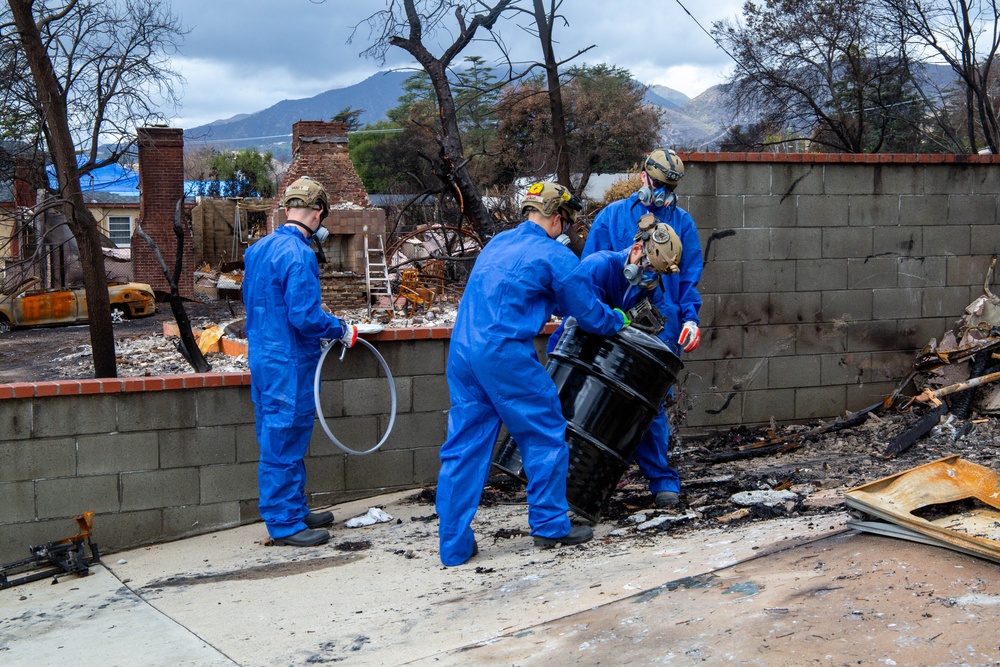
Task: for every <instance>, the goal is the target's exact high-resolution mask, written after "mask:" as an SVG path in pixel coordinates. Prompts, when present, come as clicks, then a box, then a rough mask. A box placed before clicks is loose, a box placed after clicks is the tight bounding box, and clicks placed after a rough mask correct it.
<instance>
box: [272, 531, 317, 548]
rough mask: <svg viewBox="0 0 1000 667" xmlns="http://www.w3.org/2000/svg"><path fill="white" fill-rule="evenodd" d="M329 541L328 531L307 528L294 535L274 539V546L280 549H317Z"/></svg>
mask: <svg viewBox="0 0 1000 667" xmlns="http://www.w3.org/2000/svg"><path fill="white" fill-rule="evenodd" d="M329 541H330V533H328V532H327V531H325V530H312V529H311V528H306V529H305V530H300V531H299V532H297V533H295V534H294V535H288V536H287V537H276V538H274V545H275V546H278V547H317V546H319V545H321V544H326V543H327V542H329Z"/></svg>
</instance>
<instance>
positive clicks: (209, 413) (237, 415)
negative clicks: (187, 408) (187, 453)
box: [192, 387, 253, 426]
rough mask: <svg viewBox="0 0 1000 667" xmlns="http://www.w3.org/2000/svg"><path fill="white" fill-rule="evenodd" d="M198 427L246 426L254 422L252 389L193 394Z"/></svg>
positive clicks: (213, 390) (244, 388)
mask: <svg viewBox="0 0 1000 667" xmlns="http://www.w3.org/2000/svg"><path fill="white" fill-rule="evenodd" d="M192 393H193V394H194V398H195V408H196V410H197V411H198V426H224V425H229V424H234V425H235V424H246V423H247V422H252V421H253V401H252V400H251V398H250V387H219V388H217V389H215V388H213V389H199V390H197V391H194V392H192Z"/></svg>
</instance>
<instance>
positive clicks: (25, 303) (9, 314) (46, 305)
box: [0, 278, 156, 331]
mask: <svg viewBox="0 0 1000 667" xmlns="http://www.w3.org/2000/svg"><path fill="white" fill-rule="evenodd" d="M39 282H40V281H39V279H38V278H33V279H31V280H28V281H26V282H25V283H23V284H22V285H21V286H19V287H18V288H16V289H15V290H12V291H11V293H10V294H0V331H7V330H10V329H12V328H15V327H48V326H59V325H65V324H83V323H86V322H88V321H89V320H88V313H87V297H86V294H85V292H84V290H83V288H79V289H67V288H54V289H32V288H33V287H35V286H36V285H37V284H38V283H39ZM108 296H109V297H110V299H111V314H112V316H113V317H114V319H116V320H121V319H127V318H132V317H145V316H147V315H152V314H154V313H155V312H156V297H155V296H154V294H153V288H152V287H150V286H149V285H147V284H145V283H109V284H108Z"/></svg>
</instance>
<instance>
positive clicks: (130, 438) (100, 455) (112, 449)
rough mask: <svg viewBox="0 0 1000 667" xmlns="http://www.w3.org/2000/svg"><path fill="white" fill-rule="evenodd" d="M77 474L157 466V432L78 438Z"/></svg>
mask: <svg viewBox="0 0 1000 667" xmlns="http://www.w3.org/2000/svg"><path fill="white" fill-rule="evenodd" d="M76 444H77V457H78V460H77V468H76V471H77V474H79V475H104V474H114V473H119V472H126V471H134V470H154V469H155V468H157V467H159V464H160V457H159V450H158V449H157V446H156V433H155V432H154V431H149V432H135V433H112V434H110V435H81V436H80V437H79V438H77V441H76Z"/></svg>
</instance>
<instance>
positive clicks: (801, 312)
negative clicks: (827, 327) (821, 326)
mask: <svg viewBox="0 0 1000 667" xmlns="http://www.w3.org/2000/svg"><path fill="white" fill-rule="evenodd" d="M793 289H794V288H792V287H790V288H788V289H787V290H775V292H779V293H773V292H772V294H771V304H770V310H769V311H768V318H767V321H768V322H769V323H771V324H799V323H808V322H817V321H819V319H820V312H821V310H822V307H821V304H822V297H823V293H822V292H795V291H793Z"/></svg>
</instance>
